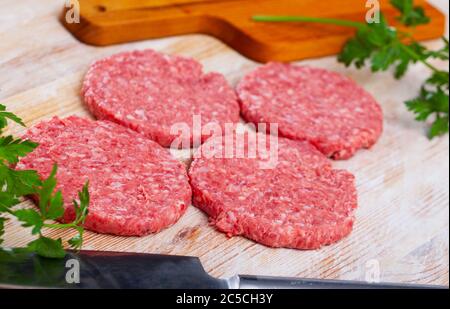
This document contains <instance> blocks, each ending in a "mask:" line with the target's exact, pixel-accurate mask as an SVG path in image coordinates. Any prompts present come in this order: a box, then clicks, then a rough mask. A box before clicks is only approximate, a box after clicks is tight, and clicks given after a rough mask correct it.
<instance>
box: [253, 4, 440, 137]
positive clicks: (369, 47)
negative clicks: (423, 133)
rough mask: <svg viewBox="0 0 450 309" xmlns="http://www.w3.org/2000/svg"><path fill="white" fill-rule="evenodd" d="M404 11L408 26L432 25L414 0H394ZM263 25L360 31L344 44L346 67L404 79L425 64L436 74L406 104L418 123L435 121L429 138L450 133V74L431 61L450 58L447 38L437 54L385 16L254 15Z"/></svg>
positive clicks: (401, 18)
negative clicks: (309, 25) (307, 25)
mask: <svg viewBox="0 0 450 309" xmlns="http://www.w3.org/2000/svg"><path fill="white" fill-rule="evenodd" d="M391 4H392V5H393V6H394V7H395V8H396V9H397V10H398V11H399V12H400V15H399V16H398V17H397V19H398V20H399V21H400V22H401V23H402V24H404V25H405V26H407V27H415V26H418V25H421V24H426V23H428V22H430V19H429V17H427V16H426V15H425V11H424V10H423V8H422V7H420V6H414V3H413V0H391ZM253 20H255V21H261V22H315V23H324V24H333V25H338V26H345V27H353V28H356V30H357V31H356V35H355V37H353V38H351V39H350V40H348V41H347V43H346V44H345V45H344V47H343V49H342V51H341V53H340V54H339V55H338V61H339V62H341V63H343V64H345V65H346V66H351V65H355V67H356V68H362V67H364V66H365V65H366V64H367V63H370V68H371V70H372V72H379V71H387V70H388V69H390V68H393V69H394V76H395V78H397V79H400V78H401V77H403V76H404V75H405V73H406V71H407V70H408V67H409V66H410V65H411V64H415V63H418V62H420V63H422V64H423V65H425V66H426V67H428V68H429V69H430V70H431V72H432V75H431V76H430V78H428V79H427V80H426V82H425V83H424V84H423V86H422V88H421V91H420V95H419V96H418V97H417V98H415V99H412V100H408V101H406V102H405V104H406V106H407V108H408V109H409V110H410V111H411V112H413V113H414V114H415V115H416V120H417V121H423V122H425V121H427V120H429V119H432V120H433V123H432V125H431V128H430V130H429V134H428V136H429V138H430V139H431V138H433V137H436V136H440V135H443V134H446V133H447V132H448V130H449V128H448V126H449V111H448V110H449V72H448V71H444V70H439V69H438V68H436V67H435V66H433V65H432V64H431V63H430V62H429V60H430V59H441V60H448V59H449V51H448V50H449V43H448V40H447V39H446V38H443V39H442V40H443V43H444V47H443V48H441V49H439V50H436V51H433V50H428V49H427V48H426V47H425V46H423V45H421V44H420V43H418V42H417V41H415V40H414V39H413V37H412V35H411V33H408V32H403V31H400V30H398V29H396V28H394V27H392V26H390V25H389V24H388V23H387V22H386V19H385V18H384V16H383V15H382V14H380V22H379V23H361V22H355V21H348V20H340V19H329V18H314V17H302V16H253Z"/></svg>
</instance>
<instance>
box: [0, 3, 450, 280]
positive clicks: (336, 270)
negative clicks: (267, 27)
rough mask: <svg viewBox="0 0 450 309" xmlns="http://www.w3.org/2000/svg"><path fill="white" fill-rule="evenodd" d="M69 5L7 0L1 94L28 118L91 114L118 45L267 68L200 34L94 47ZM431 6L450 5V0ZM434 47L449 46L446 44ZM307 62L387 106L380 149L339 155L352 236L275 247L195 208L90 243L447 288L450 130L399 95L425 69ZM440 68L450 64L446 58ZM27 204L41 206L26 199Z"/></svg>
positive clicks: (220, 269)
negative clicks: (106, 60)
mask: <svg viewBox="0 0 450 309" xmlns="http://www.w3.org/2000/svg"><path fill="white" fill-rule="evenodd" d="M64 3H65V1H64V0H60V1H55V0H40V1H39V5H36V1H35V0H21V1H17V0H2V1H0V12H2V14H0V37H1V40H0V102H1V103H2V104H5V105H6V106H7V107H8V109H10V110H12V111H13V112H15V113H17V114H18V115H20V116H21V117H23V119H24V120H25V122H26V124H27V125H28V126H31V125H33V124H35V123H37V122H38V121H41V120H44V119H48V118H50V117H52V116H55V115H58V116H60V117H65V116H69V115H73V114H76V115H79V116H83V117H91V115H90V114H89V112H88V111H87V110H86V108H85V106H84V104H83V102H82V100H81V98H80V95H79V93H80V87H81V82H82V79H83V76H84V74H85V73H86V70H87V68H88V66H89V64H90V63H91V62H92V61H94V60H96V59H99V58H102V57H105V56H107V55H111V54H113V53H117V52H120V51H126V50H132V49H144V48H153V49H156V50H159V51H161V52H166V53H170V54H180V55H184V56H189V57H193V58H195V59H197V60H199V61H200V62H201V63H202V64H203V65H204V67H205V69H206V70H207V71H218V72H221V73H223V74H224V75H225V76H226V78H227V79H228V80H229V81H230V83H231V84H233V85H234V84H236V83H237V81H238V80H239V79H240V78H242V76H243V75H244V74H246V73H247V72H249V71H250V70H253V69H255V68H256V67H257V66H258V65H259V64H257V63H255V62H252V61H250V60H248V59H247V58H245V57H242V56H241V55H240V54H238V53H236V52H235V51H234V50H233V49H230V48H229V47H228V46H226V45H224V44H223V43H222V42H221V41H219V40H216V39H214V38H211V37H210V36H205V35H199V34H195V35H185V36H178V37H172V38H165V39H157V40H147V41H142V42H135V43H128V44H122V45H115V46H108V47H101V48H100V47H92V46H89V45H85V44H82V43H80V42H79V41H78V40H76V39H74V38H73V36H71V35H70V34H69V33H68V32H67V31H66V29H65V28H64V27H63V26H62V25H61V23H60V22H59V21H58V16H59V15H60V13H61V8H62V7H63V5H64ZM433 3H435V4H437V5H439V6H440V7H444V8H445V7H446V9H445V11H446V12H448V2H447V1H446V0H435V1H434V2H433ZM427 45H428V46H429V47H432V48H439V47H441V43H440V42H438V41H432V42H429V43H427ZM301 63H302V64H303V63H307V64H311V65H315V66H318V67H323V68H328V69H330V70H335V71H338V72H340V73H343V74H345V75H347V76H350V77H352V78H353V79H355V80H356V81H357V82H358V83H359V84H360V85H362V86H363V87H365V88H366V89H367V90H368V91H370V92H371V93H372V94H373V95H374V96H375V97H376V99H377V100H378V101H379V102H380V104H381V105H382V107H383V110H384V115H385V123H384V124H385V131H384V133H383V135H382V137H381V139H380V141H379V142H378V143H377V144H376V145H375V147H374V148H373V149H371V150H370V151H361V152H359V153H358V155H357V156H355V157H354V158H352V159H351V160H348V161H342V162H336V163H335V164H334V165H335V167H338V168H345V169H348V170H350V171H352V172H353V173H354V174H355V175H356V178H357V189H358V195H359V208H358V210H357V213H356V225H355V229H354V231H353V232H352V233H351V235H350V236H349V237H347V238H346V239H344V240H343V241H341V242H339V243H336V244H335V245H332V246H329V247H326V248H323V249H321V250H317V251H298V250H289V249H271V248H267V247H265V246H262V245H259V244H256V243H254V242H252V241H250V240H247V239H245V238H242V237H234V238H231V239H229V238H227V237H226V236H225V235H223V234H222V233H219V232H217V231H215V230H214V229H213V228H212V227H210V226H209V225H208V220H207V217H206V216H205V215H204V214H203V213H202V212H201V211H199V210H197V209H196V208H195V207H189V209H188V211H187V213H186V214H185V215H184V216H183V217H182V218H181V220H180V221H179V222H177V223H176V224H175V225H174V226H172V227H170V228H168V229H166V230H164V231H162V232H161V233H158V234H156V235H149V236H146V237H141V238H137V237H118V236H111V235H100V234H96V233H92V232H87V233H86V238H85V249H92V250H110V251H130V252H147V253H166V254H177V255H193V256H198V257H200V259H201V261H202V262H203V264H204V266H205V268H206V270H207V271H208V272H209V273H210V274H211V275H214V276H219V277H228V276H231V275H233V274H236V273H241V274H255V275H256V274H259V275H276V276H296V277H313V278H339V279H354V280H364V279H365V278H366V276H368V275H369V276H370V274H371V273H373V271H376V270H377V269H378V270H379V274H380V279H381V280H383V281H393V282H418V283H431V284H443V285H448V269H449V251H448V248H449V160H448V158H449V139H448V136H446V137H443V138H438V139H435V140H433V141H431V142H430V141H429V140H428V139H427V138H426V137H425V129H426V126H425V125H424V124H421V123H418V122H416V121H414V116H413V115H412V114H410V113H409V112H408V111H407V110H406V108H405V107H404V105H403V103H402V102H403V101H404V100H406V99H408V98H411V97H412V96H414V95H415V94H416V93H415V92H416V91H417V90H418V89H419V87H420V85H421V83H422V81H423V79H425V78H426V76H427V74H428V71H427V69H425V68H424V67H423V66H421V65H417V66H413V67H412V68H411V70H410V71H409V72H408V74H407V75H406V76H405V78H404V79H402V81H396V80H394V79H393V78H392V74H391V73H382V74H375V75H374V74H371V73H370V72H369V71H368V70H355V69H346V68H344V67H343V66H342V65H341V64H338V63H337V62H336V59H335V57H327V58H321V59H316V60H309V61H306V62H305V61H303V62H301ZM435 65H436V66H438V67H440V68H442V69H444V68H445V66H446V64H445V63H443V62H439V61H437V62H435ZM9 132H11V133H13V134H15V135H20V134H22V133H23V132H24V129H23V128H21V127H18V126H11V127H10V130H9ZM176 155H177V156H180V155H181V156H182V157H183V156H184V157H186V156H189V153H181V154H180V153H176ZM23 207H32V203H31V202H29V201H27V202H24V203H23ZM46 233H47V235H50V236H53V237H63V239H68V237H70V236H71V234H70V233H67V232H62V231H46ZM5 238H6V241H5V245H7V246H24V245H25V244H26V243H27V242H29V241H30V240H31V239H32V237H31V233H30V231H29V230H27V229H25V228H22V227H20V224H19V223H18V222H17V221H15V220H10V221H9V222H8V223H7V230H6V235H5Z"/></svg>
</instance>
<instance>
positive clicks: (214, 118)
mask: <svg viewBox="0 0 450 309" xmlns="http://www.w3.org/2000/svg"><path fill="white" fill-rule="evenodd" d="M82 95H83V97H84V101H85V102H86V104H87V106H88V107H89V109H90V110H91V112H92V113H93V114H94V115H95V116H96V117H97V118H98V119H105V120H111V121H114V122H117V123H119V124H121V125H124V126H126V127H129V128H131V129H133V130H135V131H138V132H141V133H143V134H144V135H146V136H147V137H149V138H151V139H153V140H154V141H156V142H158V143H159V144H160V145H162V146H165V147H168V146H170V145H171V143H172V141H173V140H174V138H175V137H176V135H173V134H171V132H170V131H171V126H172V125H173V124H175V123H186V124H187V125H188V126H189V127H190V128H191V136H190V138H191V143H192V139H193V135H194V134H193V133H192V127H193V124H192V123H193V115H200V116H201V121H202V124H203V125H204V124H206V123H216V124H219V125H221V126H222V127H223V125H224V123H227V122H230V123H234V122H238V121H239V104H238V101H237V97H236V94H235V92H234V90H233V89H232V88H231V86H230V85H229V84H228V82H227V81H226V80H225V78H224V76H223V75H221V74H218V73H208V74H205V73H203V71H202V66H201V65H200V63H198V62H197V61H195V60H193V59H188V58H183V57H179V56H168V55H164V54H161V53H157V52H155V51H153V50H144V51H133V52H126V53H121V54H116V55H113V56H111V57H108V58H105V59H102V60H99V61H97V62H95V63H94V64H93V65H92V66H91V68H90V69H89V71H88V73H87V74H86V77H85V80H84V83H83V87H82ZM195 136H196V137H199V138H200V136H201V133H200V132H198V133H197V132H196V134H195ZM208 137H209V135H202V136H201V140H202V141H204V140H206V139H207V138H208ZM178 146H180V145H178Z"/></svg>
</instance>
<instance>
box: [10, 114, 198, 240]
mask: <svg viewBox="0 0 450 309" xmlns="http://www.w3.org/2000/svg"><path fill="white" fill-rule="evenodd" d="M25 138H28V139H30V140H33V141H36V142H38V143H39V146H38V147H37V148H36V149H35V151H33V152H32V153H31V154H29V155H28V156H26V157H25V158H23V159H22V160H21V161H20V162H19V164H18V166H17V168H19V169H34V170H37V171H38V173H39V174H40V175H41V176H42V177H48V175H50V172H51V169H52V166H53V163H54V162H56V163H57V164H58V173H57V180H58V187H57V188H58V189H60V190H62V193H63V196H64V203H65V213H64V216H63V218H61V221H63V222H70V221H73V220H74V218H75V213H74V209H73V206H72V199H74V198H77V192H78V191H79V190H81V188H82V186H83V184H84V183H85V182H86V180H88V179H89V192H90V196H91V203H90V206H89V214H88V216H87V219H86V222H85V227H86V228H87V229H90V230H92V231H96V232H99V233H109V234H116V235H138V236H140V235H145V234H148V233H153V232H158V231H160V230H161V229H163V228H165V227H168V226H170V225H172V224H174V223H175V222H176V221H177V220H178V219H179V218H180V216H181V215H182V214H183V213H184V212H185V210H186V207H187V206H188V205H189V204H190V202H191V189H190V186H189V182H188V177H187V173H186V171H185V168H184V167H183V165H182V164H181V163H180V162H178V161H176V160H175V159H173V158H172V157H171V156H170V154H169V152H168V150H167V149H165V148H162V147H161V146H160V145H158V144H157V143H155V142H153V141H151V140H149V139H147V138H146V137H144V136H143V135H141V134H139V133H137V132H134V131H132V130H130V129H127V128H125V127H122V126H120V125H117V124H115V123H112V122H109V121H91V120H87V119H82V118H78V117H74V116H72V117H69V118H66V119H58V118H56V117H55V118H53V119H51V120H50V121H47V122H41V123H39V124H38V125H36V126H35V127H33V128H31V129H30V130H29V131H28V133H27V134H26V136H25Z"/></svg>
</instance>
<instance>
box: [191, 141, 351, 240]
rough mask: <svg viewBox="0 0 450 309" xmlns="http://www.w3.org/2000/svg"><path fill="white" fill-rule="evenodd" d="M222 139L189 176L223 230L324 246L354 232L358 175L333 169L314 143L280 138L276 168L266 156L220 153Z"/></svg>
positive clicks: (198, 200)
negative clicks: (268, 164)
mask: <svg viewBox="0 0 450 309" xmlns="http://www.w3.org/2000/svg"><path fill="white" fill-rule="evenodd" d="M253 134H255V133H253ZM258 135H259V136H267V135H263V134H261V133H259V134H258ZM217 139H218V137H214V138H211V139H210V140H208V141H207V142H206V143H205V144H203V145H202V146H201V147H200V148H199V150H198V151H202V149H204V148H209V147H210V144H211V143H216V145H219V146H218V147H217V146H216V148H215V151H214V152H212V153H209V154H208V156H204V155H203V154H202V155H201V156H200V155H199V154H197V155H196V156H197V157H198V158H196V159H194V161H193V163H192V165H191V168H190V171H189V178H190V182H191V186H192V190H193V195H194V198H193V202H194V205H195V206H196V207H198V208H200V209H202V210H203V211H205V212H206V213H207V214H208V215H209V216H210V217H211V221H212V223H213V224H214V225H215V226H216V228H217V229H218V230H220V231H222V232H224V233H226V234H227V235H229V236H233V235H243V236H245V237H247V238H250V239H253V240H255V241H257V242H259V243H262V244H264V245H267V246H270V247H286V248H296V249H316V248H320V247H321V246H323V245H328V244H331V243H334V242H336V241H338V240H339V239H341V238H343V237H344V236H346V235H348V234H349V233H350V232H351V230H352V226H353V221H354V216H353V211H354V209H355V208H356V207H357V195H356V189H355V185H354V176H353V175H352V174H350V173H349V172H346V171H343V170H334V169H332V167H331V165H330V161H329V160H328V159H327V158H326V157H325V156H324V155H323V154H321V153H320V152H319V151H318V150H317V149H316V148H315V147H313V146H312V145H311V144H309V143H308V142H301V141H293V140H289V139H285V138H280V139H279V141H278V145H279V147H278V161H277V162H278V163H277V164H276V166H275V168H273V169H261V165H260V162H261V161H265V160H267V159H265V158H264V157H262V156H257V157H256V158H253V159H252V158H236V157H233V158H228V159H227V158H219V157H220V155H219V156H216V155H215V154H216V153H224V150H223V148H224V145H225V143H222V142H221V141H218V140H217ZM243 145H244V146H242V147H248V146H249V145H250V144H249V142H246V143H244V144H243ZM237 147H239V146H236V148H237ZM216 149H217V150H216Z"/></svg>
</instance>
